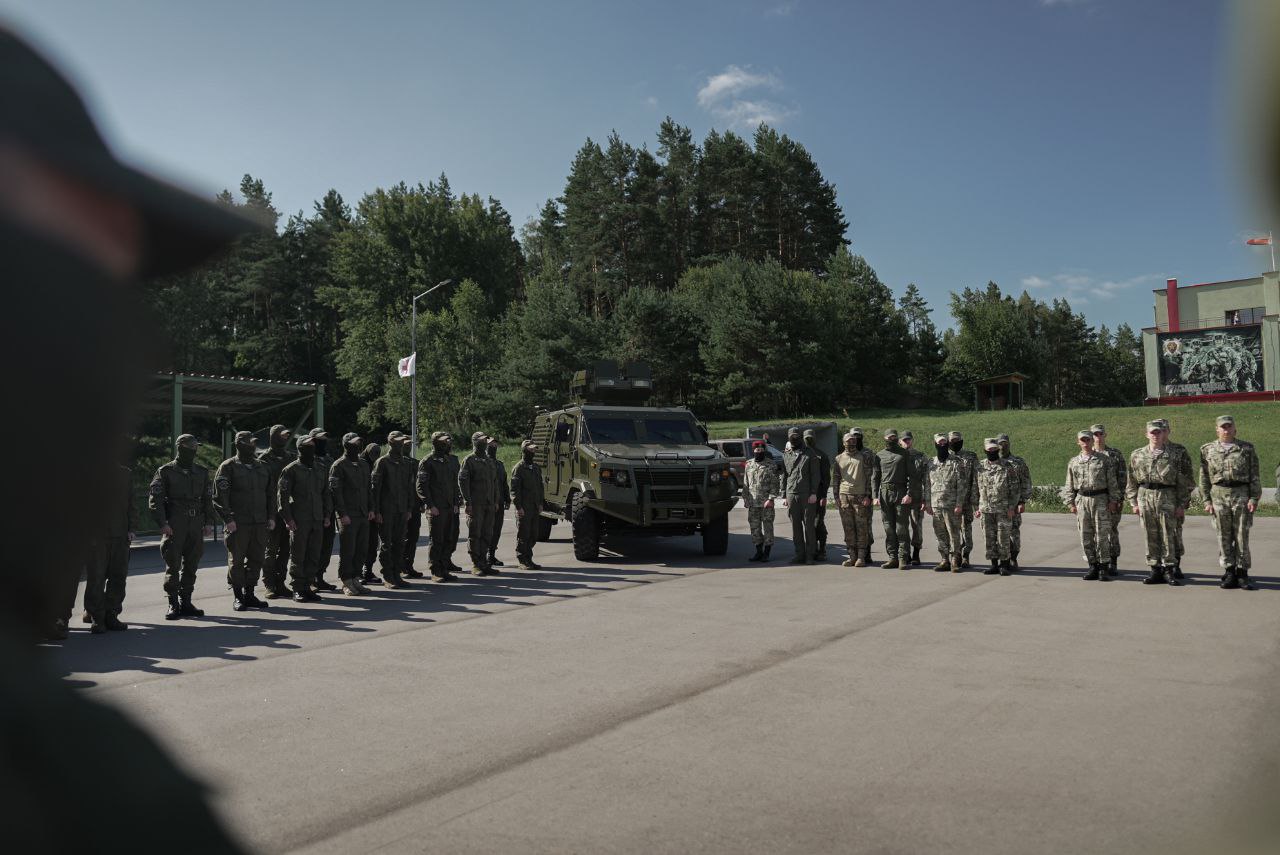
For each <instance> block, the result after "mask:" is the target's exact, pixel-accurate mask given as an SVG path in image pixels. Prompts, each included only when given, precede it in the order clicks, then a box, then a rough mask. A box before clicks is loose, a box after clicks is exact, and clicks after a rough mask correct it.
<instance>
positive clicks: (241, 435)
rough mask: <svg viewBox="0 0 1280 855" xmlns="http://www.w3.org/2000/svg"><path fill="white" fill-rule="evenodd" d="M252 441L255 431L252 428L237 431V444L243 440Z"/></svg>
mask: <svg viewBox="0 0 1280 855" xmlns="http://www.w3.org/2000/svg"><path fill="white" fill-rule="evenodd" d="M252 441H253V431H251V430H238V431H236V445H239V444H240V443H242V442H252Z"/></svg>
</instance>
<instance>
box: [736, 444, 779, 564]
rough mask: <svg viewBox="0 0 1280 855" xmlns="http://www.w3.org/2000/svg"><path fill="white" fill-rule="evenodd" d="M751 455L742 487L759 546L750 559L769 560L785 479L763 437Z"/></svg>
mask: <svg viewBox="0 0 1280 855" xmlns="http://www.w3.org/2000/svg"><path fill="white" fill-rule="evenodd" d="M751 456H752V459H751V460H748V461H747V465H746V466H745V467H743V469H742V490H741V493H742V505H743V507H745V508H746V509H747V525H748V526H749V527H750V529H751V545H752V546H754V547H755V548H756V551H755V554H754V555H752V556H751V557H750V558H748V559H747V560H748V561H768V560H769V553H770V552H772V551H773V517H774V513H775V511H774V506H773V503H774V500H775V499H777V498H778V497H779V496H780V495H781V494H782V483H781V481H780V479H779V478H778V469H777V467H776V466H774V464H773V461H772V460H771V459H769V455H768V454H767V453H766V452H765V450H764V442H763V441H762V440H756V441H755V442H753V443H751Z"/></svg>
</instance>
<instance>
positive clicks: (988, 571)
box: [982, 561, 1000, 576]
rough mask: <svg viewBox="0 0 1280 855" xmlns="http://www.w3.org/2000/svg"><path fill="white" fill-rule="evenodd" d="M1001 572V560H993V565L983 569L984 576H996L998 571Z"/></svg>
mask: <svg viewBox="0 0 1280 855" xmlns="http://www.w3.org/2000/svg"><path fill="white" fill-rule="evenodd" d="M999 572H1000V562H999V561H992V562H991V566H990V567H988V568H987V569H986V570H983V571H982V575H983V576H995V575H996V574H997V573H999Z"/></svg>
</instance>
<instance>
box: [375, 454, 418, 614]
mask: <svg viewBox="0 0 1280 855" xmlns="http://www.w3.org/2000/svg"><path fill="white" fill-rule="evenodd" d="M406 439H408V437H406V436H405V435H404V434H403V433H401V432H400V431H398V430H393V431H391V433H389V434H387V445H388V446H390V450H389V451H388V452H387V453H386V454H384V455H383V456H381V457H379V458H378V462H377V463H375V464H373V478H372V481H373V483H372V491H373V492H372V504H373V514H374V516H373V521H374V522H376V523H377V524H378V533H379V534H380V535H381V537H382V549H381V551H380V552H379V553H378V558H379V560H380V561H381V562H382V581H383V584H384V585H386V586H387V587H388V588H407V587H408V585H407V584H406V583H405V581H404V579H403V578H401V574H400V565H401V563H402V562H403V561H404V532H405V526H406V525H407V524H408V522H409V515H410V512H409V507H410V504H409V491H408V484H409V480H408V479H407V478H406V477H405V467H407V466H408V464H407V463H406V462H405V459H404V445H405V440H406Z"/></svg>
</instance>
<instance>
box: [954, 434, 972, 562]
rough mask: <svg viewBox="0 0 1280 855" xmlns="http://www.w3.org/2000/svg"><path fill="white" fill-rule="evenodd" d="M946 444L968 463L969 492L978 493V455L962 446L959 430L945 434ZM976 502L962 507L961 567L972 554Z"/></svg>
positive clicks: (956, 455)
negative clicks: (970, 489)
mask: <svg viewBox="0 0 1280 855" xmlns="http://www.w3.org/2000/svg"><path fill="white" fill-rule="evenodd" d="M947 445H948V446H949V447H950V449H951V452H950V453H951V455H952V456H954V457H960V458H962V459H964V460H965V461H967V462H968V464H969V476H970V477H971V478H973V488H972V491H971V494H972V495H974V496H977V495H978V455H976V454H974V453H973V452H972V451H968V450H966V449H965V447H964V437H963V436H962V435H961V434H960V431H958V430H953V431H951V432H950V433H948V434H947ZM975 509H976V503H975V504H974V505H970V506H968V507H966V508H965V509H964V562H963V563H962V564H961V566H962V567H968V566H969V557H970V556H971V555H972V554H973V518H974V511H975Z"/></svg>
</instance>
